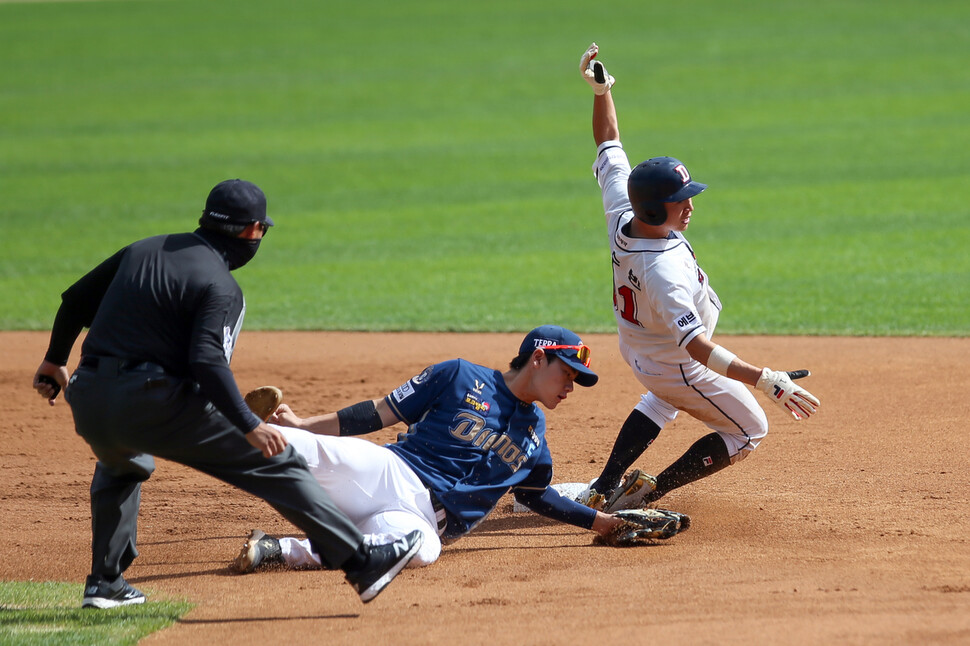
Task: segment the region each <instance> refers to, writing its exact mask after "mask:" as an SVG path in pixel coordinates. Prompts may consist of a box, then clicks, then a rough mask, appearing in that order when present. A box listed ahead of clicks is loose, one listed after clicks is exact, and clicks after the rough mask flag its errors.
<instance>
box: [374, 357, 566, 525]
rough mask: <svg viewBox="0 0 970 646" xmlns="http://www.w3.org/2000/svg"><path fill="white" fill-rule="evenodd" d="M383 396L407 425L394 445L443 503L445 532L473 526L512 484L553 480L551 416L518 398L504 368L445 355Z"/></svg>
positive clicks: (533, 485) (538, 486) (539, 487)
mask: <svg viewBox="0 0 970 646" xmlns="http://www.w3.org/2000/svg"><path fill="white" fill-rule="evenodd" d="M384 399H385V401H386V402H387V403H388V405H389V406H390V407H391V410H393V411H394V413H395V414H396V415H397V416H398V417H399V418H400V419H401V421H403V422H405V423H407V424H408V425H409V428H408V432H407V433H406V434H403V435H402V436H401V437H400V439H399V441H398V442H396V443H394V444H389V445H388V448H389V449H390V450H392V451H394V452H395V453H396V454H397V455H399V456H400V457H401V458H402V459H403V460H404V461H405V462H407V463H408V465H410V467H411V469H412V470H413V471H414V472H415V473H416V474H417V475H418V477H419V478H421V481H422V482H424V484H426V485H427V486H428V488H429V489H431V490H432V491H433V492H434V494H435V495H436V496H437V497H438V500H440V501H441V504H442V505H443V506H444V507H445V510H446V512H447V514H448V529H447V531H446V533H445V538H449V539H453V538H457V537H458V536H461V535H463V534H465V533H467V532H469V531H470V530H471V529H473V528H474V527H475V525H477V524H478V523H479V522H481V520H482V519H483V518H485V516H487V515H488V514H489V512H491V511H492V509H494V508H495V505H497V504H498V501H499V499H500V498H501V497H502V496H503V495H505V494H506V493H508V491H509V490H510V489H512V488H519V489H525V490H534V491H539V492H541V491H543V490H545V489H546V487H547V486H548V485H549V483H550V482H551V480H552V456H551V455H550V453H549V447H548V446H547V445H546V438H545V432H546V418H545V415H544V414H543V412H542V411H541V410H539V408H538V407H537V406H536V405H535V404H527V403H525V402H522V401H521V400H519V399H517V398H516V397H515V395H513V394H512V391H510V390H509V389H508V387H507V386H506V385H505V380H504V378H503V377H502V373H501V372H500V371H498V370H494V369H492V368H486V367H484V366H479V365H476V364H474V363H470V362H468V361H465V360H464V359H453V360H451V361H445V362H443V363H439V364H435V365H433V366H430V367H428V368H426V369H425V370H424V371H423V372H422V373H421V374H420V375H418V376H416V377H414V378H412V379H410V380H408V381H407V383H405V384H404V385H402V386H401V387H400V388H397V389H396V390H395V391H394V392H392V393H391V394H390V395H388V396H387V397H385V398H384Z"/></svg>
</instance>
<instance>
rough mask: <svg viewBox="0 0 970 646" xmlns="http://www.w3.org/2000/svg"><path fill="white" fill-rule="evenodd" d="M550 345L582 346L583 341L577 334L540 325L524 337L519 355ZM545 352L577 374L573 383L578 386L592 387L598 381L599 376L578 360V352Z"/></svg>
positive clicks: (557, 327)
mask: <svg viewBox="0 0 970 646" xmlns="http://www.w3.org/2000/svg"><path fill="white" fill-rule="evenodd" d="M551 345H583V340H582V339H580V338H579V335H578V334H576V333H575V332H571V331H569V330H567V329H566V328H564V327H559V326H558V325H541V326H539V327H537V328H536V329H534V330H532V331H531V332H529V333H528V334H526V335H525V339H523V340H522V345H521V346H519V354H522V353H524V352H532V351H533V350H535V349H536V348H545V347H548V346H551ZM546 352H548V353H550V354H554V355H556V356H557V357H558V358H559V359H561V360H562V362H563V363H565V364H566V365H567V366H569V367H570V368H573V369H574V370H576V371H577V372H579V374H578V375H577V376H576V379H575V381H576V383H577V384H579V385H580V386H592V385H594V384H595V383H596V382H597V381H599V376H598V375H597V374H596V373H595V372H593V371H592V370H590V369H589V368H588V367H587V366H584V365H583V362H582V361H580V360H579V357H578V356H577V355H578V354H579V351H578V350H575V349H572V348H570V349H556V350H546Z"/></svg>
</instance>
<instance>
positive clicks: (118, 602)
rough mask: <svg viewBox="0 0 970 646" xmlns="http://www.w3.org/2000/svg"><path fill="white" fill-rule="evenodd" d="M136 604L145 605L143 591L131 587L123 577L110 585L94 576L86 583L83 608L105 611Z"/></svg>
mask: <svg viewBox="0 0 970 646" xmlns="http://www.w3.org/2000/svg"><path fill="white" fill-rule="evenodd" d="M136 603H145V595H144V594H142V592H141V590H136V589H135V588H133V587H131V586H130V585H129V584H128V582H127V581H125V578H124V577H122V576H119V577H118V578H117V579H115V580H114V581H112V582H111V583H108V582H107V581H106V580H105V579H104V578H103V577H101V576H98V575H96V574H92V575H90V576H88V578H87V580H86V581H85V582H84V600H83V601H82V602H81V607H82V608H100V609H102V610H104V609H106V608H117V607H118V606H131V605H134V604H136Z"/></svg>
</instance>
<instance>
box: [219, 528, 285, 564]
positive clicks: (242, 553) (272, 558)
mask: <svg viewBox="0 0 970 646" xmlns="http://www.w3.org/2000/svg"><path fill="white" fill-rule="evenodd" d="M284 563H285V561H284V560H283V550H282V549H280V542H279V541H278V540H276V539H275V538H273V537H272V536H267V535H266V533H265V532H262V531H260V530H258V529H254V530H253V531H252V532H250V533H249V538H248V539H246V543H245V544H244V545H243V546H242V549H241V550H239V556H237V557H236V560H235V561H233V562H232V566H231V567H232V569H233V570H235V571H236V572H239V573H240V574H245V573H247V572H252V571H253V570H255V569H256V568H258V567H261V566H266V565H283V564H284Z"/></svg>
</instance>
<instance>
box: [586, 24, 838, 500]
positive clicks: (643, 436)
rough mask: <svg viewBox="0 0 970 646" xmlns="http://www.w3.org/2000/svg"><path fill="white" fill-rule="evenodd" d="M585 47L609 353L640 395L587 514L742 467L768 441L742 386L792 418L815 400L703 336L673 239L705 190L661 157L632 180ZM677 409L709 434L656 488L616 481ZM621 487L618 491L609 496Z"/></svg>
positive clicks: (696, 286) (703, 291)
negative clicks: (613, 345) (606, 256)
mask: <svg viewBox="0 0 970 646" xmlns="http://www.w3.org/2000/svg"><path fill="white" fill-rule="evenodd" d="M598 51H599V49H598V47H597V46H596V44H595V43H594V44H593V45H591V46H590V47H589V49H587V50H586V52H585V53H584V54H583V56H582V58H581V60H580V72H581V74H582V76H583V78H584V80H586V82H588V83H589V84H590V86H592V88H593V91H594V95H595V96H594V99H593V137H594V140H595V142H596V146H597V148H596V155H597V156H596V162H595V164H594V165H593V172H594V175H595V176H596V180H597V182H598V183H599V186H600V189H601V190H602V194H603V208H604V210H605V214H606V226H607V230H608V233H609V239H610V251H611V255H612V264H613V307H614V310H615V314H616V323H617V330H618V332H619V341H620V352H621V354H622V356H623V358H624V359H625V360H626V362H627V363H628V364H629V365H630V367H631V368H632V369H633V373H634V375H635V376H636V378H637V379H638V380H639V381H640V383H641V384H643V386H644V387H645V388H646V389H648V391H649V392H647V393H646V394H644V395H642V396H641V398H640V402H639V403H638V404H637V405H636V408H635V409H634V410H633V411H632V412H631V413H630V415H629V417H628V418H627V420H626V422H625V423H624V425H623V427H622V428H621V430H620V433H619V435H618V436H617V439H616V442H615V444H614V447H613V451H612V453H611V455H610V457H609V460H608V461H607V464H606V466H605V467H604V469H603V472H602V473H601V474H600V476H599V478H597V479H596V480H594V481H593V482H592V483H590V487H589V488H588V489H587V490H586V491H584V492H583V493H581V494H580V501H581V502H584V503H585V504H588V505H590V506H592V507H594V508H601V509H606V510H607V511H610V510H613V509H621V508H625V507H629V506H642V505H643V504H646V503H649V502H652V501H654V500H657V499H659V498H660V497H662V496H663V495H665V494H666V493H668V492H669V491H671V490H672V489H675V488H677V487H681V486H683V485H685V484H687V483H689V482H693V481H695V480H698V479H700V478H704V477H706V476H709V475H711V474H712V473H714V472H716V471H719V470H720V469H722V468H724V467H726V466H728V465H730V464H734V463H735V462H738V461H740V460H742V459H744V458H745V457H746V456H747V455H748V454H749V453H751V451H753V450H754V449H755V448H757V446H758V444H759V442H760V441H761V440H762V439H763V438H764V437H765V435H766V434H767V432H768V420H767V418H766V416H765V413H764V411H763V410H762V409H761V407H760V406H759V405H758V402H757V401H756V399H755V397H754V396H753V395H752V393H751V391H750V390H748V388H747V387H746V385H745V384H747V385H750V386H756V387H757V388H758V389H759V390H762V391H763V392H765V393H766V394H767V395H768V396H769V397H770V398H771V399H772V401H774V402H775V403H777V404H778V405H779V406H782V407H783V408H784V409H785V410H786V411H787V412H789V413H790V414H791V415H792V416H793V417H794V418H795V419H796V420H799V419H804V418H807V417H808V416H810V415H812V414H813V413H815V411H816V409H817V407H818V405H819V402H818V399H816V398H815V397H814V396H813V395H811V394H810V393H809V392H808V391H806V390H805V389H803V388H801V387H800V386H797V385H795V384H794V382H793V381H792V378H796V379H797V378H799V377H803V376H807V375H808V372H807V371H796V372H792V373H786V372H782V371H774V370H770V369H768V368H758V367H755V366H753V365H752V364H750V363H747V362H745V361H742V360H741V359H739V358H738V357H737V356H736V355H734V354H733V353H731V352H730V351H729V350H727V349H726V348H724V347H722V346H719V345H717V344H715V343H714V342H713V341H712V340H711V337H712V336H713V334H714V328H715V326H716V325H717V319H718V315H719V313H720V310H721V303H720V301H719V300H718V297H717V294H715V293H714V290H713V289H711V286H710V283H709V282H708V279H707V274H705V273H704V271H703V270H702V269H701V268H700V266H699V265H698V263H697V259H696V257H695V255H694V251H693V249H692V248H691V246H690V244H689V243H688V242H687V239H686V238H685V237H684V234H683V232H684V231H685V230H686V229H687V227H688V225H689V223H690V219H691V214H692V212H693V210H694V205H693V201H692V198H693V197H694V196H696V195H697V194H699V193H700V192H701V191H703V190H704V189H705V188H707V185H706V184H701V183H699V182H696V181H694V180H693V179H691V176H690V173H689V172H688V171H687V168H686V166H684V164H682V163H681V162H680V161H679V160H677V159H674V158H672V157H654V158H652V159H648V160H647V161H645V162H643V163H641V164H639V165H638V166H637V167H636V168H634V169H633V170H632V171H631V169H630V162H629V160H628V159H627V156H626V153H625V152H624V150H623V146H622V145H621V143H620V134H619V127H618V121H617V116H616V108H615V106H614V103H613V95H612V89H611V88H612V86H613V83H614V79H613V77H612V76H610V75H609V74H608V73H607V72H606V69H605V67H604V66H603V65H602V63H600V62H599V61H597V60H595V59H596V55H597V53H598ZM678 411H685V412H687V413H688V414H690V415H691V416H693V417H695V418H697V419H698V420H700V421H702V422H704V423H705V424H707V426H708V427H710V428H711V430H712V431H713V432H712V433H710V434H708V435H705V436H704V437H702V438H701V439H699V440H698V441H697V442H696V443H694V445H693V446H691V447H690V448H689V449H688V450H687V452H686V453H685V454H684V455H683V456H682V457H681V458H679V459H678V460H677V461H675V462H674V463H673V464H671V465H670V466H669V467H667V469H665V470H664V471H663V472H661V473H660V474H659V475H658V476H657V477H656V478H653V477H652V476H648V475H646V474H643V473H642V472H640V471H638V470H634V471H633V472H631V473H630V474H628V475H627V476H626V478H625V479H624V480H623V482H622V485H621V478H623V475H624V472H625V471H626V469H627V468H629V467H630V466H631V465H632V464H633V462H634V461H635V460H636V459H637V458H638V457H639V456H640V455H641V454H642V453H643V452H644V451H645V450H646V449H647V447H649V446H650V444H651V443H652V442H653V440H654V439H656V437H657V435H658V434H659V433H660V431H661V429H663V427H664V426H665V425H666V424H667V423H669V422H670V421H672V420H673V419H674V418H675V417H676V416H677V413H678ZM618 485H621V486H618Z"/></svg>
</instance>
